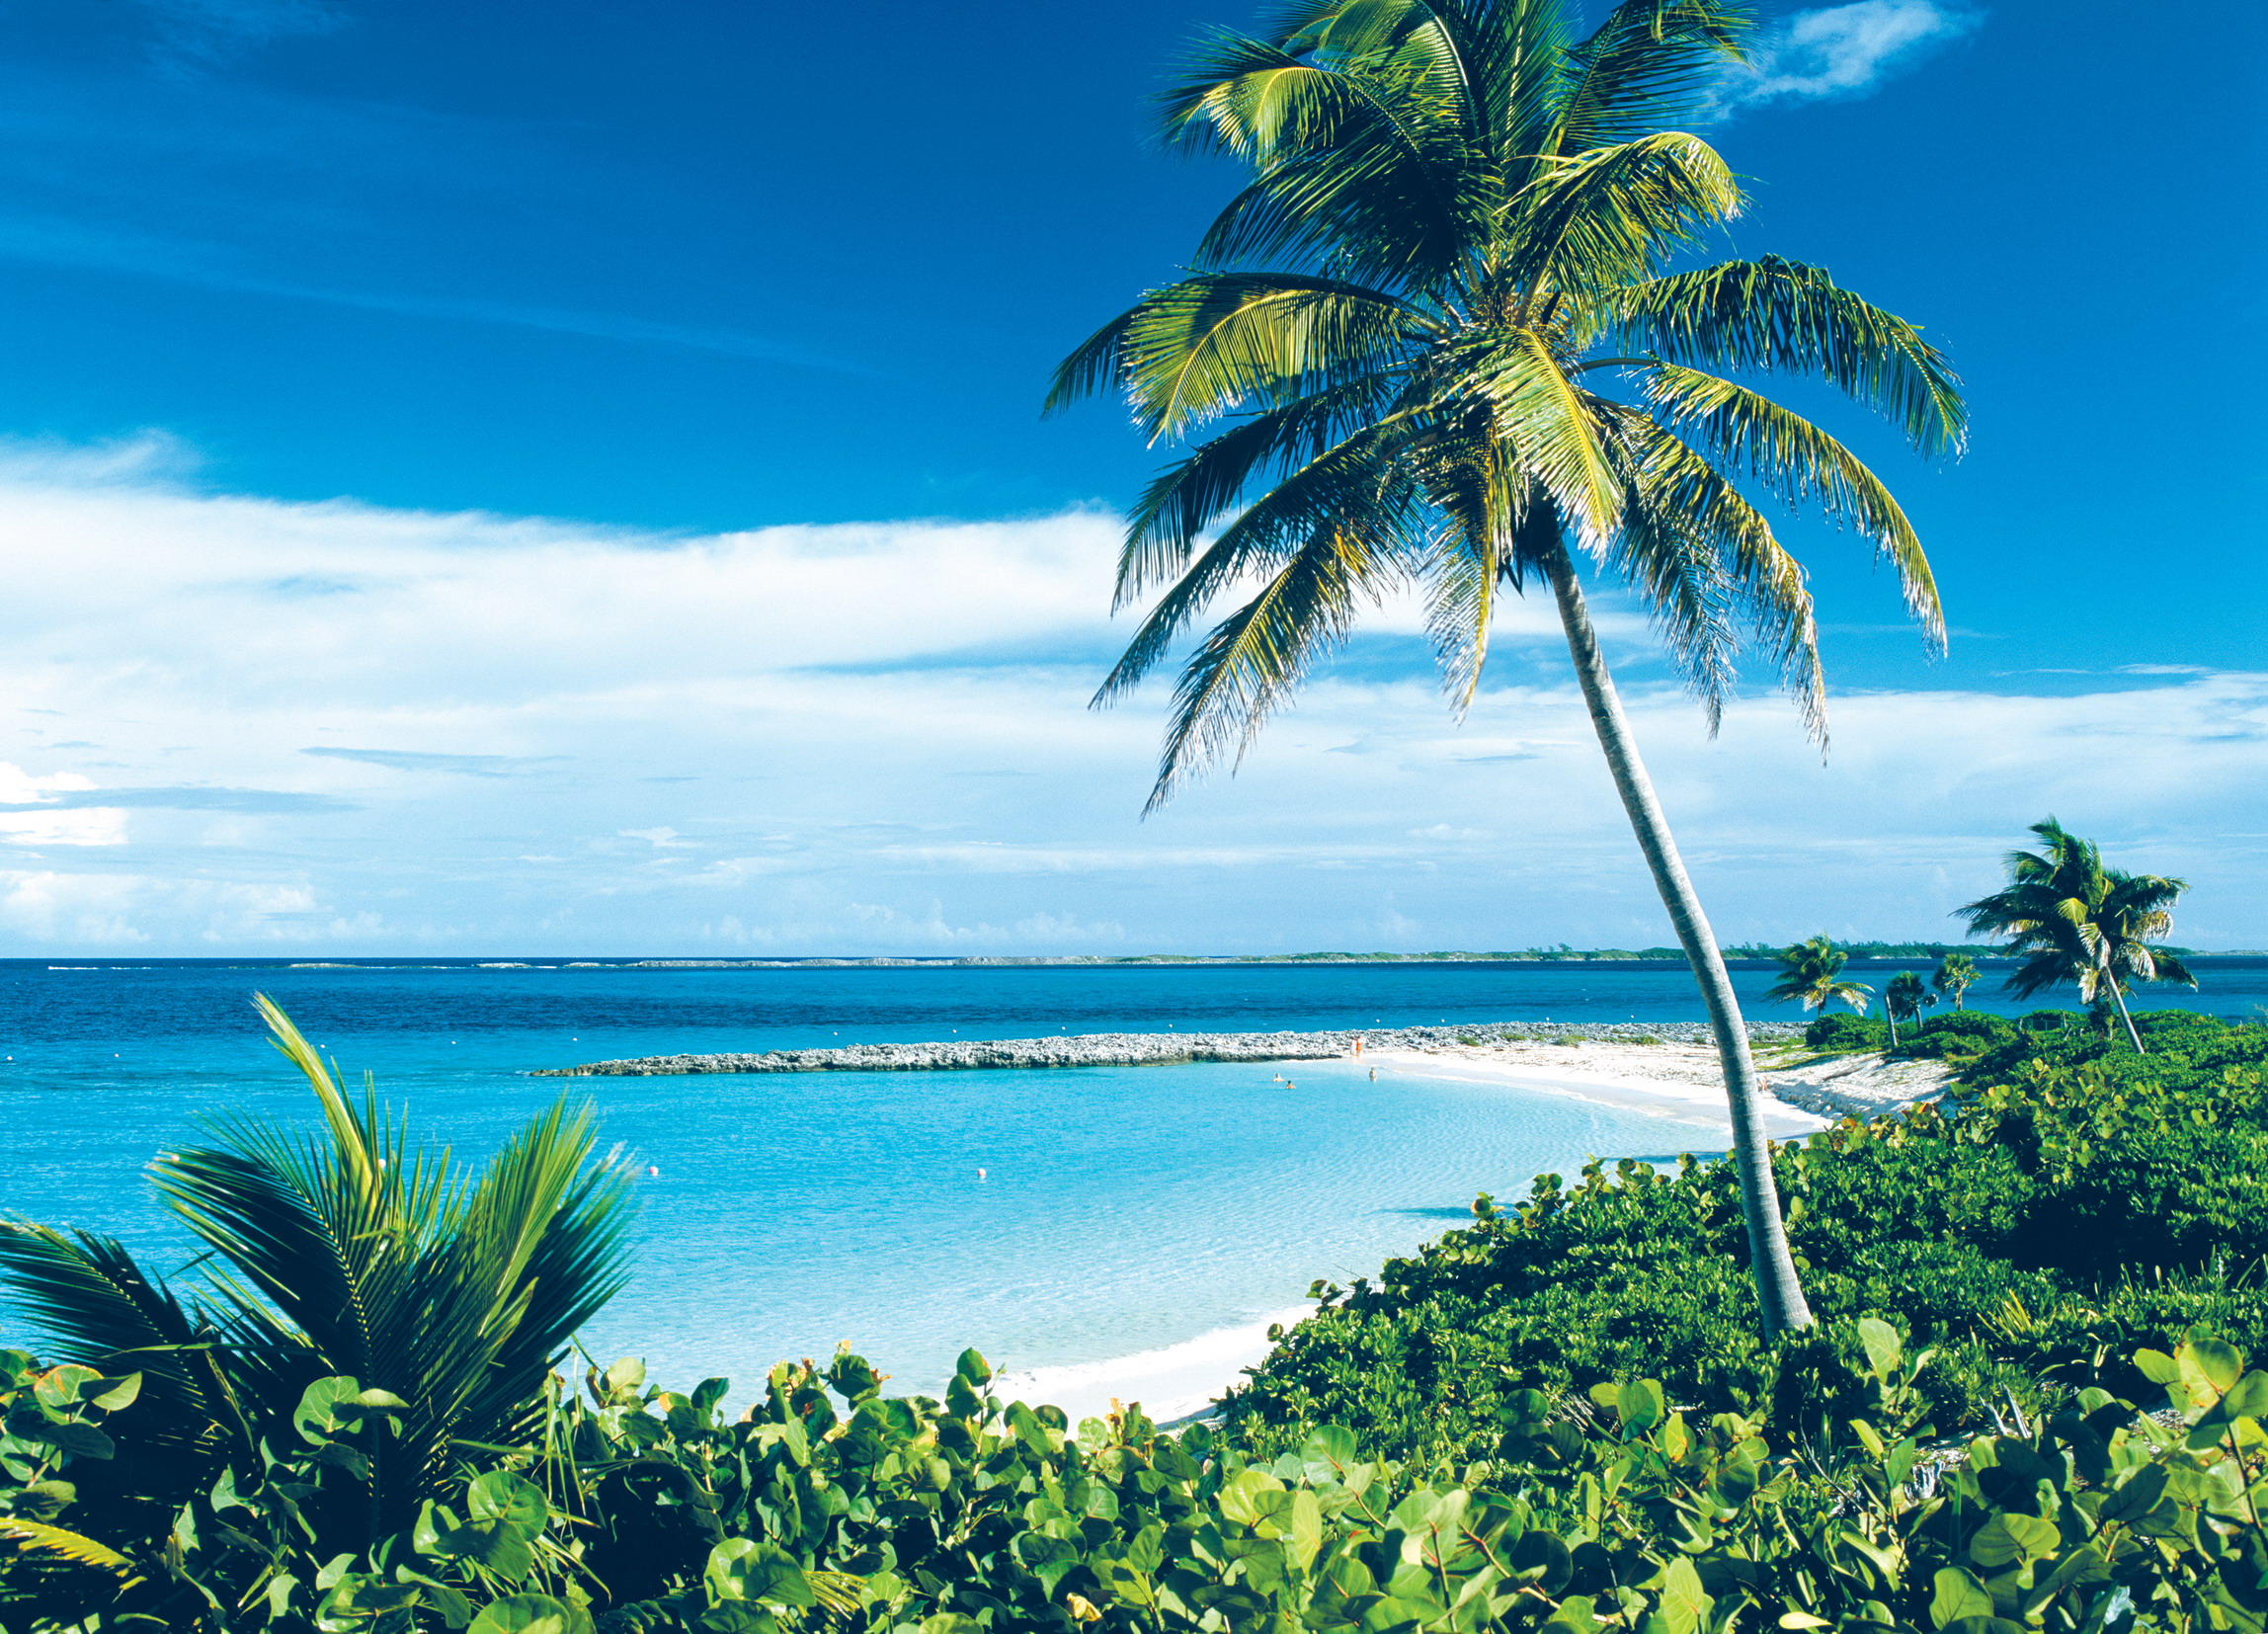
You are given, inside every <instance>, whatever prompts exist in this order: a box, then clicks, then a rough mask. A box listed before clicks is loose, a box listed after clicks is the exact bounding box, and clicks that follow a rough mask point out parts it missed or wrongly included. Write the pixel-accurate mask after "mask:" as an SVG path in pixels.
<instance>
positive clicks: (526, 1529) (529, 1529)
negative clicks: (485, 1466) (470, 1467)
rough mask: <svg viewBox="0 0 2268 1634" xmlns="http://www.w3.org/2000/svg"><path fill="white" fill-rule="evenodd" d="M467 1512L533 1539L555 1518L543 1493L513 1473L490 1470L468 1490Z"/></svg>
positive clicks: (466, 1492) (465, 1496) (531, 1483)
mask: <svg viewBox="0 0 2268 1634" xmlns="http://www.w3.org/2000/svg"><path fill="white" fill-rule="evenodd" d="M464 1507H465V1512H466V1513H468V1514H469V1515H471V1517H472V1518H473V1519H475V1520H494V1521H499V1522H501V1523H502V1524H503V1525H505V1526H506V1527H508V1528H509V1529H510V1530H512V1531H514V1532H516V1533H518V1534H519V1535H520V1536H521V1537H523V1538H526V1539H529V1540H533V1539H534V1538H535V1537H536V1536H537V1535H538V1534H539V1533H541V1531H542V1530H543V1525H544V1522H545V1521H547V1520H548V1519H550V1517H551V1506H550V1505H549V1504H548V1503H546V1502H545V1501H544V1498H543V1490H542V1489H541V1488H540V1487H538V1486H536V1485H535V1483H534V1482H532V1481H530V1480H528V1479H527V1478H526V1477H525V1476H521V1475H515V1474H513V1473H512V1472H511V1471H510V1470H502V1469H498V1470H490V1471H489V1472H488V1473H487V1474H486V1475H483V1476H481V1477H480V1478H479V1479H478V1480H476V1481H474V1482H473V1483H472V1485H471V1486H470V1487H468V1488H466V1489H465V1494H464Z"/></svg>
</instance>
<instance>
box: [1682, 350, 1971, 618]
mask: <svg viewBox="0 0 2268 1634" xmlns="http://www.w3.org/2000/svg"><path fill="white" fill-rule="evenodd" d="M1645 385H1646V395H1647V399H1648V400H1649V401H1650V402H1651V403H1653V404H1654V405H1655V406H1656V407H1657V408H1658V409H1659V410H1660V411H1661V413H1662V414H1663V416H1664V417H1665V418H1666V419H1667V420H1668V422H1669V424H1670V425H1672V426H1674V427H1676V428H1677V429H1678V430H1679V431H1681V432H1683V433H1684V434H1686V435H1687V436H1689V437H1693V438H1696V439H1698V440H1699V441H1700V442H1701V443H1702V444H1703V446H1704V447H1706V448H1707V449H1709V451H1710V452H1711V453H1713V454H1715V455H1716V456H1717V457H1718V458H1720V459H1722V460H1725V461H1727V462H1728V463H1731V464H1734V465H1737V466H1741V467H1743V468H1745V470H1746V471H1747V473H1748V474H1749V475H1750V476H1751V477H1753V478H1754V479H1755V480H1756V481H1758V482H1760V483H1761V484H1763V485H1764V486H1765V487H1766V488H1768V489H1770V490H1771V491H1772V492H1774V493H1776V494H1778V495H1780V496H1781V497H1782V498H1784V499H1786V500H1787V501H1788V502H1789V503H1791V504H1797V503H1803V502H1807V501H1808V502H1809V503H1811V504H1813V505H1816V506H1818V507H1819V508H1820V510H1821V511H1822V512H1823V513H1824V514H1825V515H1826V516H1828V517H1829V518H1831V519H1833V520H1834V521H1836V522H1840V523H1844V524H1847V525H1849V526H1850V527H1852V528H1854V529H1856V530H1857V531H1858V532H1860V533H1861V534H1863V535H1864V536H1866V537H1867V538H1868V539H1871V540H1872V541H1873V543H1874V546H1875V550H1876V553H1877V554H1878V555H1879V556H1881V557H1884V558H1887V559H1888V560H1889V562H1890V563H1891V565H1892V567H1893V568H1894V569H1895V570H1896V572H1897V574H1898V579H1899V586H1900V589H1901V590H1902V591H1903V592H1904V597H1905V605H1906V609H1907V611H1908V612H1909V613H1911V614H1912V615H1913V618H1914V621H1915V622H1917V623H1918V624H1920V626H1921V629H1922V634H1923V636H1924V638H1925V639H1926V640H1927V641H1928V642H1929V643H1930V645H1931V646H1932V647H1933V648H1935V649H1937V650H1940V651H1942V650H1943V649H1944V646H1945V610H1944V607H1943V605H1942V604H1941V603H1940V602H1939V600H1938V596H1937V580H1936V576H1935V575H1934V574H1933V573H1932V572H1931V571H1930V567H1929V558H1928V556H1927V555H1925V554H1924V553H1923V551H1922V548H1921V540H1920V539H1919V538H1918V537H1916V536H1915V534H1914V531H1913V525H1912V524H1911V523H1909V522H1908V521H1907V520H1906V517H1905V512H1904V510H1903V509H1902V508H1901V507H1900V505H1899V503H1898V501H1897V500H1896V499H1895V498H1893V497H1892V496H1891V492H1890V490H1889V488H1887V487H1886V486H1884V484H1883V482H1882V479H1881V478H1880V477H1877V476H1876V475H1875V474H1874V473H1873V472H1872V471H1870V470H1868V469H1867V467H1866V465H1865V464H1864V463H1863V462H1862V461H1861V460H1860V459H1859V458H1858V456H1857V455H1856V454H1853V453H1852V452H1851V451H1850V450H1849V449H1846V448H1844V447H1843V446H1842V444H1840V443H1838V442H1837V441H1835V439H1833V438H1832V437H1829V436H1828V435H1827V434H1826V433H1825V432H1823V431H1821V430H1820V429H1819V428H1818V427H1817V426H1815V425H1813V424H1812V423H1811V422H1810V421H1808V420H1806V419H1804V418H1803V417H1802V416H1801V415H1798V414H1795V413H1792V412H1790V411H1789V410H1787V409H1784V408H1782V407H1781V406H1780V405H1779V404H1777V403H1775V402H1773V401H1772V400H1771V399H1770V398H1768V397H1766V396H1764V395H1762V394H1761V393H1759V392H1754V391H1750V390H1749V389H1748V388H1747V387H1745V386H1742V385H1737V384H1735V383H1734V382H1733V381H1731V380H1726V379H1722V378H1720V377H1719V376H1717V375H1714V374H1704V373H1702V372H1701V371H1700V370H1698V369H1692V368H1683V367H1680V366H1676V365H1666V364H1665V365H1663V366H1661V368H1653V369H1649V370H1647V371H1646V374H1645Z"/></svg>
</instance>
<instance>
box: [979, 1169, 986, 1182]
mask: <svg viewBox="0 0 2268 1634" xmlns="http://www.w3.org/2000/svg"><path fill="white" fill-rule="evenodd" d="M984 1178H985V1172H984V1171H983V1170H982V1169H980V1170H978V1171H977V1179H978V1180H980V1181H981V1180H983V1179H984Z"/></svg>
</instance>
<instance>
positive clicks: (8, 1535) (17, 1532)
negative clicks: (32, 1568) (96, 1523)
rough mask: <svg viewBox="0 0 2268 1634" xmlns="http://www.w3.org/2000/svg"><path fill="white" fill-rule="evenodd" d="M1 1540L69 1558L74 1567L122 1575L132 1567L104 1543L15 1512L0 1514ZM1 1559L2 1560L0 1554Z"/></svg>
mask: <svg viewBox="0 0 2268 1634" xmlns="http://www.w3.org/2000/svg"><path fill="white" fill-rule="evenodd" d="M0 1540H4V1541H6V1542H9V1543H12V1544H14V1545H15V1546H16V1547H17V1548H18V1549H22V1550H28V1551H31V1552H33V1553H35V1554H39V1555H46V1556H50V1557H52V1558H54V1559H56V1560H61V1561H68V1562H69V1563H70V1564H71V1565H73V1566H91V1567H94V1568H95V1569H97V1570H98V1571H104V1572H111V1573H115V1574H117V1575H119V1576H121V1577H123V1576H125V1575H126V1574H127V1573H129V1572H131V1571H132V1570H133V1562H132V1561H130V1560H128V1559H127V1558H126V1557H125V1556H124V1555H122V1554H120V1553H119V1552H118V1550H116V1549H114V1548H112V1547H111V1546H110V1545H109V1544H107V1543H98V1542H96V1541H95V1540H94V1539H93V1538H91V1537H87V1536H84V1535H82V1534H80V1533H78V1532H74V1531H71V1530H69V1529H67V1528H65V1527H62V1526H50V1525H48V1524H47V1523H46V1522H45V1521H43V1520H27V1519H24V1518H23V1517H21V1516H18V1515H7V1514H0ZM0 1559H5V1557H4V1556H0Z"/></svg>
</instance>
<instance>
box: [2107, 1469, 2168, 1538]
mask: <svg viewBox="0 0 2268 1634" xmlns="http://www.w3.org/2000/svg"><path fill="white" fill-rule="evenodd" d="M2167 1479H2168V1477H2167V1475H2166V1469H2165V1466H2164V1465H2163V1464H2145V1465H2143V1466H2142V1467H2141V1468H2140V1469H2138V1470H2135V1471H2134V1472H2133V1473H2132V1474H2130V1475H2129V1476H2127V1478H2126V1479H2125V1480H2124V1481H2121V1482H2120V1483H2119V1484H2118V1485H2117V1486H2116V1487H2115V1488H2113V1489H2112V1491H2111V1493H2110V1495H2109V1496H2108V1497H2107V1498H2105V1499H2104V1500H2103V1507H2102V1510H2101V1511H2100V1515H2099V1518H2100V1519H2102V1520H2104V1521H2119V1522H2122V1523H2124V1524H2127V1525H2132V1524H2133V1523H2134V1522H2135V1521H2137V1520H2140V1519H2141V1518H2142V1517H2143V1516H2144V1515H2146V1514H2147V1513H2149V1511H2151V1510H2153V1509H2155V1508H2156V1507H2157V1501H2158V1500H2159V1499H2160V1498H2163V1497H2164V1496H2165V1484H2166V1481H2167Z"/></svg>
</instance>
